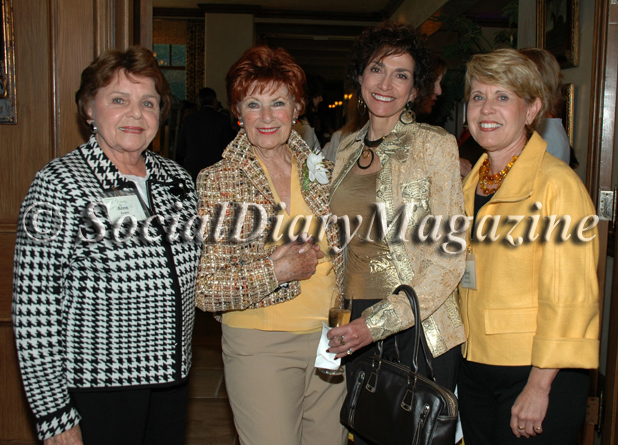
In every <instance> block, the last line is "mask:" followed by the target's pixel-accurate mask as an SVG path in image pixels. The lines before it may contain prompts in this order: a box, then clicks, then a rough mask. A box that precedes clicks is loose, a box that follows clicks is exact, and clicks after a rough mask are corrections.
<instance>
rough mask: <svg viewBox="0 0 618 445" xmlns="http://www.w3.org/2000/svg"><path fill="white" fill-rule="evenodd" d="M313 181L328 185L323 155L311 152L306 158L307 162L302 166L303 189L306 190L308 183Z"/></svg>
mask: <svg viewBox="0 0 618 445" xmlns="http://www.w3.org/2000/svg"><path fill="white" fill-rule="evenodd" d="M315 181H318V182H319V183H320V184H328V171H327V170H326V167H325V166H324V155H323V154H322V153H319V154H316V153H313V152H312V153H309V156H307V162H305V165H304V166H303V189H305V190H307V189H308V188H309V183H310V182H315Z"/></svg>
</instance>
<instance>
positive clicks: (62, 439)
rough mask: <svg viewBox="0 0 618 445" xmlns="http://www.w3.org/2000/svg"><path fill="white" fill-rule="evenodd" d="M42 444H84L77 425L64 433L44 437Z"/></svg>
mask: <svg viewBox="0 0 618 445" xmlns="http://www.w3.org/2000/svg"><path fill="white" fill-rule="evenodd" d="M43 445H84V442H82V431H81V430H80V429H79V425H75V426H74V427H73V428H71V429H70V430H66V431H65V432H64V433H60V434H57V435H55V436H53V437H50V438H49V439H45V441H44V442H43Z"/></svg>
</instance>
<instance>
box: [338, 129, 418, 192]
mask: <svg viewBox="0 0 618 445" xmlns="http://www.w3.org/2000/svg"><path fill="white" fill-rule="evenodd" d="M417 128H418V125H417V124H416V122H412V123H411V124H404V123H402V122H401V121H399V120H398V121H397V123H396V124H395V127H393V129H392V130H391V132H390V133H389V134H387V135H386V137H385V138H384V141H382V143H381V144H380V145H379V146H378V147H377V148H376V150H375V152H376V154H377V155H378V157H379V158H380V162H381V164H382V166H384V165H385V164H386V162H387V161H388V160H389V159H390V158H391V156H393V155H394V154H396V153H399V152H401V153H402V155H403V156H402V158H403V159H407V158H408V155H409V152H410V149H411V148H412V147H411V144H406V143H398V142H400V141H401V138H403V137H404V136H406V135H408V134H412V133H413V132H415V131H416V129H417ZM368 132H369V122H367V123H366V124H365V126H364V127H363V128H361V129H360V130H359V131H358V132H357V133H356V136H355V137H354V139H352V141H351V142H350V143H349V144H348V145H347V146H346V147H343V148H338V149H337V152H338V158H339V153H341V161H342V162H341V164H339V159H337V165H338V166H339V165H341V166H342V167H341V168H336V169H335V172H334V176H333V184H332V188H331V194H334V193H335V190H336V189H337V187H339V185H340V184H341V181H343V178H345V177H346V175H347V174H348V173H349V172H350V170H351V169H352V167H354V164H355V163H356V161H357V160H358V158H359V157H360V155H361V152H362V151H363V147H364V145H365V142H364V139H365V136H366V135H367V133H368Z"/></svg>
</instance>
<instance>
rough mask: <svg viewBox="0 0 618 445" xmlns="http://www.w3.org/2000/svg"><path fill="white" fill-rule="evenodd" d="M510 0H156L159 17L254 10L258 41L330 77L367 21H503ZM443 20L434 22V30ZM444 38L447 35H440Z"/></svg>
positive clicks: (339, 75) (336, 76)
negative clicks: (397, 18) (460, 17)
mask: <svg viewBox="0 0 618 445" xmlns="http://www.w3.org/2000/svg"><path fill="white" fill-rule="evenodd" d="M508 2H509V0H153V6H154V18H155V19H159V18H189V19H195V20H201V19H203V17H204V14H205V13H250V14H253V16H254V17H255V22H254V23H255V33H256V39H257V42H258V43H264V44H268V45H269V46H272V47H282V48H285V49H286V50H287V51H288V52H290V54H292V56H293V57H294V58H295V59H296V60H297V62H298V63H299V64H300V65H301V66H302V67H303V69H304V70H305V72H307V73H308V74H319V75H321V76H322V77H323V78H324V79H325V81H326V82H327V83H328V82H338V83H341V80H342V79H343V78H344V74H345V70H346V66H347V64H348V54H349V52H350V48H351V45H352V43H353V41H354V39H355V38H356V36H358V35H359V34H360V32H361V31H362V30H363V29H364V28H366V27H367V26H371V25H374V24H377V23H379V22H381V21H383V20H385V19H388V18H392V17H394V16H395V13H396V12H397V13H398V14H399V15H401V14H404V16H405V17H406V18H408V17H409V16H410V15H416V17H414V19H410V18H408V22H409V23H413V22H414V21H416V22H417V23H413V24H415V26H418V25H420V24H421V23H423V22H424V21H425V20H426V19H428V18H429V17H430V16H431V15H432V14H434V13H435V12H436V11H437V10H438V9H440V12H441V13H442V15H444V14H449V15H455V16H457V15H461V14H466V15H470V16H472V17H477V18H478V19H479V20H480V21H482V22H484V23H485V24H486V26H498V25H500V26H503V25H505V24H506V20H505V19H504V18H502V17H501V16H502V10H503V8H504V6H505V5H506V3H508ZM438 28H439V26H433V29H432V30H431V31H427V29H425V28H424V29H423V30H424V31H425V32H430V33H431V32H435V31H436V30H437V29H438ZM437 41H440V42H442V41H443V39H437Z"/></svg>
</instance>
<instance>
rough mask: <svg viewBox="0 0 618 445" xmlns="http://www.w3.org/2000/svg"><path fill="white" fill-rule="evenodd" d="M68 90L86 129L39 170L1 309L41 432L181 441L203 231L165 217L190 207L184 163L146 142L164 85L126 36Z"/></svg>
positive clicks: (148, 57) (97, 440)
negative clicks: (5, 309) (81, 140)
mask: <svg viewBox="0 0 618 445" xmlns="http://www.w3.org/2000/svg"><path fill="white" fill-rule="evenodd" d="M76 102H77V105H78V109H79V114H80V116H81V117H82V118H83V119H84V121H85V122H87V123H89V124H90V129H91V131H92V133H93V134H92V136H91V137H90V140H89V141H88V142H87V143H86V144H84V145H82V146H81V147H79V148H77V149H76V150H74V151H72V152H70V153H69V154H67V155H66V156H63V157H61V158H58V159H55V160H53V161H52V162H50V163H49V164H48V165H47V166H45V167H44V168H43V169H42V170H41V171H40V172H38V173H37V175H36V177H35V179H34V181H33V183H32V186H31V187H30V190H29V192H28V194H27V196H26V198H25V200H24V202H23V205H22V208H21V212H20V216H19V225H18V232H17V244H16V247H15V266H14V280H13V323H14V328H15V336H16V339H17V350H18V354H19V362H20V367H21V372H22V378H23V382H24V387H25V390H26V395H27V397H28V400H29V402H30V406H31V408H32V410H33V412H34V415H35V418H36V424H37V429H38V434H39V438H40V439H42V440H45V444H81V443H82V441H83V442H84V443H87V444H111V443H114V444H138V443H148V444H181V443H183V441H184V422H185V416H186V407H187V401H188V375H189V369H190V367H191V336H192V333H193V320H194V303H193V300H194V292H195V274H196V270H197V264H198V261H199V256H200V252H201V243H196V242H194V241H193V240H186V239H183V238H182V237H181V238H178V233H177V232H176V233H174V230H175V229H174V228H173V227H174V222H175V221H178V223H179V224H183V222H187V221H188V220H189V219H190V218H191V217H193V216H194V215H195V214H196V212H197V198H196V194H195V189H194V188H193V186H192V181H191V177H190V176H189V175H188V174H187V173H186V172H185V171H184V170H183V169H182V168H181V167H180V166H178V165H177V164H176V163H174V162H172V161H170V160H167V159H164V158H162V157H161V156H158V155H156V154H154V153H152V152H150V151H148V150H147V147H148V145H149V144H150V142H151V141H152V140H153V138H154V136H155V134H156V133H157V130H158V127H159V124H160V122H164V121H165V119H166V117H167V114H168V112H169V109H170V103H171V95H170V89H169V86H168V84H167V81H166V80H165V78H164V77H163V75H162V73H161V71H160V70H159V68H158V66H157V61H156V60H155V58H154V57H153V55H152V53H151V52H150V51H148V50H147V49H145V48H140V47H135V48H131V49H129V50H127V51H126V52H120V51H107V52H105V53H103V54H102V55H101V56H100V57H99V58H97V59H96V60H95V61H94V62H92V64H91V65H90V66H89V67H88V68H86V69H85V70H84V72H83V73H82V78H81V86H80V89H79V91H78V92H77V94H76ZM123 221H124V222H123ZM136 229H138V230H137V232H136ZM166 232H167V233H166Z"/></svg>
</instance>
